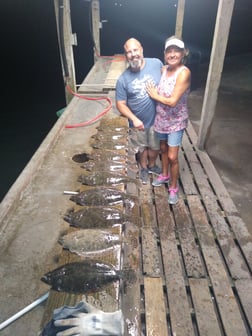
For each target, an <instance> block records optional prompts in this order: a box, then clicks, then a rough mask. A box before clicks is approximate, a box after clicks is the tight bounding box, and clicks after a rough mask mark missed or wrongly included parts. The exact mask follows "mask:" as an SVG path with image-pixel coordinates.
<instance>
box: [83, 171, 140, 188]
mask: <svg viewBox="0 0 252 336" xmlns="http://www.w3.org/2000/svg"><path fill="white" fill-rule="evenodd" d="M77 181H78V182H81V183H82V184H85V185H89V186H93V185H119V184H127V183H135V184H138V183H139V182H138V180H136V179H133V178H131V177H128V176H126V175H124V174H119V173H113V172H108V171H96V172H93V173H91V174H87V175H84V174H81V175H80V176H79V177H78V179H77Z"/></svg>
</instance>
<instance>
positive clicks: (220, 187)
mask: <svg viewBox="0 0 252 336" xmlns="http://www.w3.org/2000/svg"><path fill="white" fill-rule="evenodd" d="M187 132H188V136H189V138H190V140H191V141H192V143H193V145H194V149H195V152H196V154H197V156H198V158H199V160H200V163H201V165H202V166H203V168H204V170H205V172H206V174H207V176H208V177H209V180H210V182H211V185H212V186H213V188H214V190H215V192H216V195H217V196H218V200H219V201H220V203H221V205H222V207H223V209H224V210H225V212H226V213H227V215H234V214H237V208H236V206H235V204H234V202H233V201H232V199H231V197H230V195H229V193H228V191H227V189H226V188H225V185H224V183H223V182H222V180H221V178H220V176H219V174H218V173H217V171H216V169H215V167H214V165H213V163H212V161H211V159H210V158H209V156H208V154H207V153H206V152H204V151H200V150H199V149H198V148H197V147H196V145H195V144H196V141H197V135H196V133H195V131H194V129H193V126H192V124H191V123H189V125H188V128H187Z"/></svg>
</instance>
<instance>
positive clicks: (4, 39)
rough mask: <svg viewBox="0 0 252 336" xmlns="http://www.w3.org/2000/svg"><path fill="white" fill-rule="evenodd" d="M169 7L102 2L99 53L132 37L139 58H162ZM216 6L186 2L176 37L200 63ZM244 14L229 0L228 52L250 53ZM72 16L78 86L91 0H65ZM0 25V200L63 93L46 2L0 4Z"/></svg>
mask: <svg viewBox="0 0 252 336" xmlns="http://www.w3.org/2000/svg"><path fill="white" fill-rule="evenodd" d="M176 3H177V2H176V1H167V0H157V1H146V0H137V1H126V0H119V1H116V2H113V1H111V2H110V1H105V0H104V1H103V0H101V1H100V8H101V20H106V21H107V22H104V23H103V27H102V29H101V30H100V38H101V54H102V55H113V54H116V53H121V52H122V45H123V43H124V41H125V40H126V39H127V38H129V37H132V36H134V37H136V38H138V39H140V40H141V42H142V44H143V46H144V54H145V56H148V57H159V58H160V59H161V60H162V58H163V43H164V40H165V38H166V37H167V36H170V35H172V34H173V33H174V26H175V18H176ZM217 6H218V0H211V1H202V0H191V1H188V2H187V3H186V10H185V22H184V32H183V35H184V36H183V38H184V40H185V42H186V43H187V44H188V46H190V47H191V48H192V50H196V51H198V50H200V52H201V55H202V60H204V61H207V60H208V58H209V53H210V50H211V45H212V37H213V32H214V24H215V18H216V12H217ZM251 9H252V5H251V2H250V1H249V0H239V1H236V4H235V10H234V17H233V19H232V26H231V32H230V38H229V43H228V49H227V52H228V53H229V54H235V53H239V52H241V53H242V52H248V51H251V48H252V41H251V37H252V33H251V32H252V20H251V16H252V15H251V12H252V11H251ZM71 14H72V28H73V32H76V34H77V39H78V46H77V47H74V57H75V65H76V77H77V83H80V82H82V81H83V79H84V78H85V76H86V75H87V73H88V71H89V69H90V68H91V67H92V64H93V41H92V37H91V28H90V27H91V23H90V2H89V1H84V0H75V1H71ZM0 27H1V29H0V34H1V79H2V81H1V84H2V85H1V126H2V127H1V133H0V151H1V180H0V200H1V199H2V198H3V197H4V195H5V194H6V192H7V191H8V190H9V188H10V187H11V185H12V184H13V183H14V181H15V180H16V178H17V177H18V175H19V174H20V172H21V171H22V170H23V168H24V167H25V165H26V164H27V163H28V161H29V160H30V158H31V157H32V155H33V154H34V152H35V151H36V149H37V148H38V147H39V145H40V144H41V142H42V141H43V139H44V138H45V136H46V135H47V133H48V132H49V131H50V129H51V127H52V126H53V125H54V123H55V121H56V120H57V116H56V112H57V111H58V110H60V109H62V108H63V107H65V93H64V83H63V80H62V72H61V64H60V56H59V48H58V40H57V32H56V22H55V14H54V5H53V1H52V0H43V1H34V0H26V1H24V0H23V1H22V0H8V1H5V2H4V1H1V3H0ZM119 28H120V29H119ZM119 31H120V33H119ZM249 49H250V50H249ZM196 71H197V69H193V72H195V78H196V75H197V74H196Z"/></svg>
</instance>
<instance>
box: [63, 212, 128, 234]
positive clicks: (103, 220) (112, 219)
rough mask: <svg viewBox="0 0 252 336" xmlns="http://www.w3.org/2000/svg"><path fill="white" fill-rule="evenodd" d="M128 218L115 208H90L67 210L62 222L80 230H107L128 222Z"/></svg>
mask: <svg viewBox="0 0 252 336" xmlns="http://www.w3.org/2000/svg"><path fill="white" fill-rule="evenodd" d="M130 218H131V217H130V216H129V215H127V214H124V213H123V212H122V211H120V210H118V209H117V208H116V207H114V208H110V207H92V208H84V209H81V210H78V211H74V209H69V210H68V212H67V213H66V214H65V215H64V220H65V221H66V222H68V223H69V224H70V225H71V226H74V227H79V228H82V229H91V228H109V227H111V226H113V225H115V224H121V223H123V222H126V221H129V220H130Z"/></svg>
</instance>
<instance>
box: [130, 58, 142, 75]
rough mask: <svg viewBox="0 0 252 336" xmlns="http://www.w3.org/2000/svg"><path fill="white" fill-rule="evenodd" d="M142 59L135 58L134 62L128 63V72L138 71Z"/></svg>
mask: <svg viewBox="0 0 252 336" xmlns="http://www.w3.org/2000/svg"><path fill="white" fill-rule="evenodd" d="M142 62H143V59H142V58H136V59H134V60H130V61H128V63H129V66H130V70H131V71H133V72H137V71H140V69H141V65H142Z"/></svg>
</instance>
